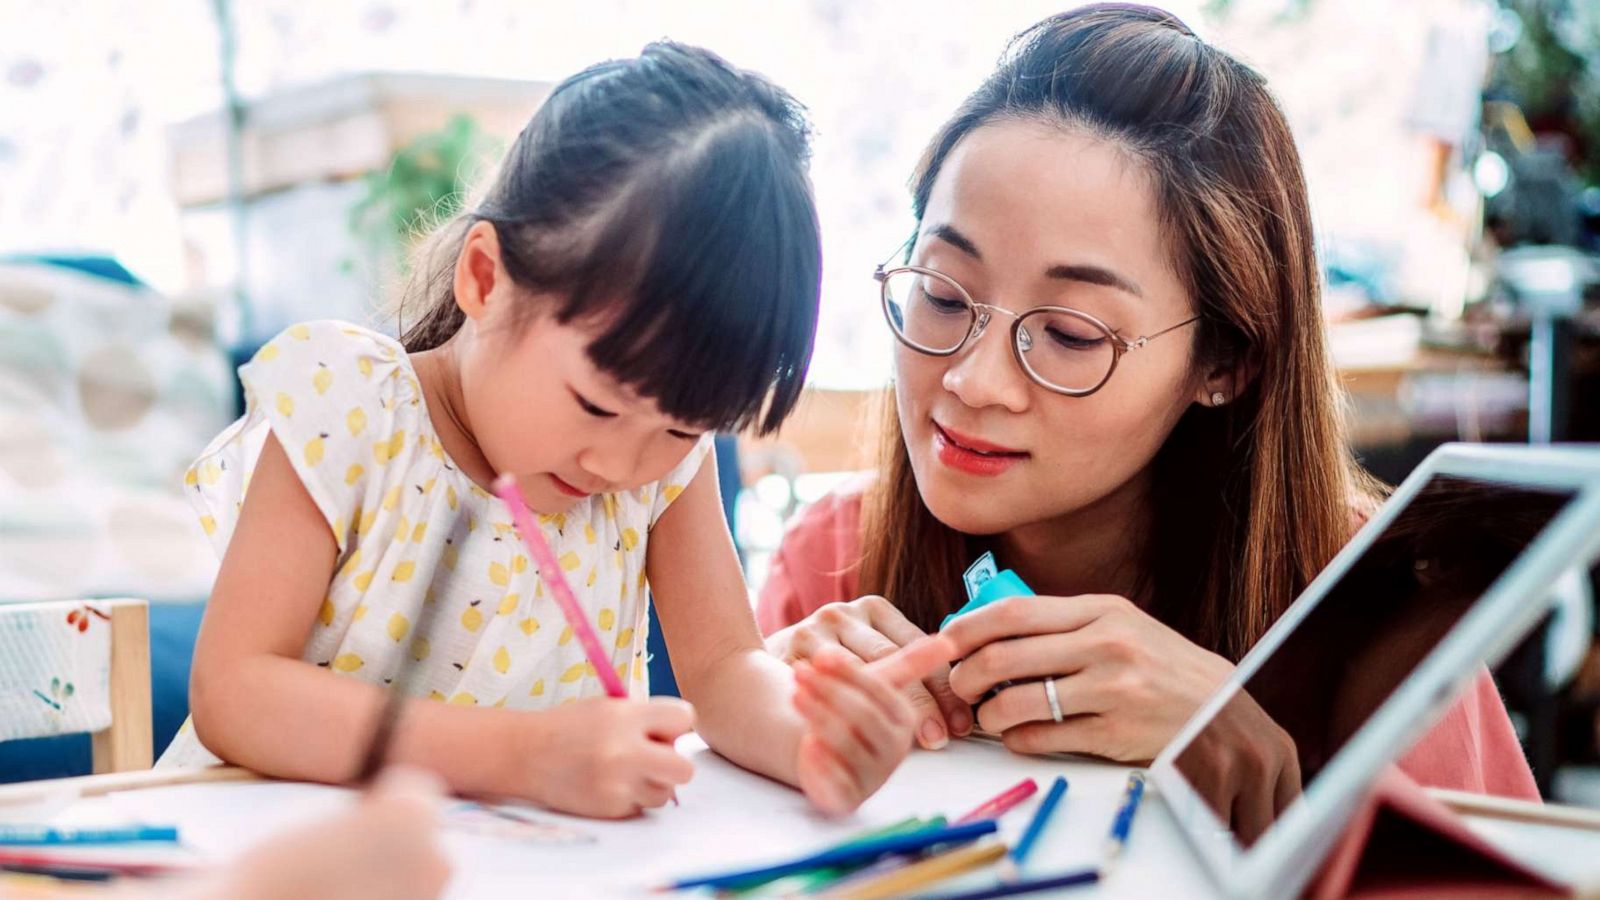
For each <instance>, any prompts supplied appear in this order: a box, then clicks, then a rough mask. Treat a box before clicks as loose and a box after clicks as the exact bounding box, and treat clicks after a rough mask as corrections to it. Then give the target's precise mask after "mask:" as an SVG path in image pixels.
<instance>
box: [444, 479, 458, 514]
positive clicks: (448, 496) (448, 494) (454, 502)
mask: <svg viewBox="0 0 1600 900" xmlns="http://www.w3.org/2000/svg"><path fill="white" fill-rule="evenodd" d="M444 499H445V501H446V502H448V503H449V504H450V511H451V512H455V511H456V507H457V506H458V505H460V503H461V499H460V498H459V497H457V496H456V489H455V488H453V487H450V486H449V485H445V488H444Z"/></svg>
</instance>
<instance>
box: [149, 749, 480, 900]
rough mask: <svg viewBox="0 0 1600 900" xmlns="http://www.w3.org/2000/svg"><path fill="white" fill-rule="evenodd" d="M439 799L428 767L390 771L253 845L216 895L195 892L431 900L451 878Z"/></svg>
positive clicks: (253, 897)
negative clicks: (352, 800)
mask: <svg viewBox="0 0 1600 900" xmlns="http://www.w3.org/2000/svg"><path fill="white" fill-rule="evenodd" d="M443 797H444V784H443V783H442V782H441V781H440V780H439V779H438V778H437V777H436V776H434V775H432V774H430V773H428V772H425V771H423V770H421V769H391V770H387V771H385V772H384V773H383V775H382V776H380V777H379V779H378V782H377V784H376V785H374V787H373V789H372V791H371V792H370V793H369V794H367V795H366V796H364V797H362V798H361V801H360V803H359V804H358V805H357V806H356V807H355V808H354V809H351V810H349V811H347V812H345V813H342V814H340V815H338V816H336V817H334V818H331V819H328V820H326V821H324V822H321V823H318V824H317V825H314V826H312V827H309V828H304V829H300V830H296V831H290V832H287V833H285V834H282V835H280V836H278V837H276V838H273V839H272V840H269V841H268V842H266V843H264V844H261V845H260V846H258V847H255V848H254V849H252V850H250V851H248V852H247V853H245V854H244V856H242V857H240V859H239V860H238V861H237V862H236V863H234V864H233V865H231V866H229V867H228V869H227V870H226V871H225V872H224V873H223V874H222V875H221V878H220V883H219V884H218V885H217V890H216V892H215V893H214V894H213V893H211V892H210V891H209V890H201V891H199V892H197V893H196V894H194V895H193V896H198V897H211V896H215V897H219V898H221V897H228V898H233V900H318V898H324V897H326V898H335V897H337V898H352V900H359V898H366V897H370V898H373V900H380V898H381V900H431V898H434V897H437V896H439V894H440V893H441V892H442V891H443V890H444V886H445V882H446V881H447V880H448V879H449V877H450V866H449V864H448V863H447V862H446V861H445V857H444V853H443V849H442V847H441V846H440V842H439V833H438V812H439V802H440V800H441V799H443ZM152 896H155V894H154V893H152Z"/></svg>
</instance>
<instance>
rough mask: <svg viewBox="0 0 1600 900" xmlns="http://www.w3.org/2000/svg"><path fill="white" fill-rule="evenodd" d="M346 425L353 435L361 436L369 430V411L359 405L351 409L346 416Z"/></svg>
mask: <svg viewBox="0 0 1600 900" xmlns="http://www.w3.org/2000/svg"><path fill="white" fill-rule="evenodd" d="M344 427H346V428H348V429H350V436H351V437H359V436H360V435H361V432H363V431H366V430H367V411H366V410H364V409H362V408H361V407H359V406H358V407H356V408H354V409H352V410H350V412H349V413H348V414H347V415H346V416H345V417H344Z"/></svg>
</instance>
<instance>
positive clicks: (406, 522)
mask: <svg viewBox="0 0 1600 900" xmlns="http://www.w3.org/2000/svg"><path fill="white" fill-rule="evenodd" d="M410 537H411V520H410V519H408V518H406V517H405V516H401V517H400V521H399V522H398V523H397V524H396V525H395V526H394V539H395V543H398V544H404V543H405V542H406V540H407V539H409V538H410Z"/></svg>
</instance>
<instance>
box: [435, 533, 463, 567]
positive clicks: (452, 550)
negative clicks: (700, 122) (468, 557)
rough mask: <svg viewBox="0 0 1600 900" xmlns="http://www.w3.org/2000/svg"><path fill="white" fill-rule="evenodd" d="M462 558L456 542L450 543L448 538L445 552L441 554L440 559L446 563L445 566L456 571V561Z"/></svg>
mask: <svg viewBox="0 0 1600 900" xmlns="http://www.w3.org/2000/svg"><path fill="white" fill-rule="evenodd" d="M460 558H461V553H460V551H458V550H457V549H456V546H455V544H452V543H450V541H449V540H448V539H446V541H445V547H444V553H443V554H442V555H441V556H440V561H441V562H443V563H444V567H445V568H446V569H449V570H451V571H455V568H456V563H457V562H458V561H459V560H460Z"/></svg>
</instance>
